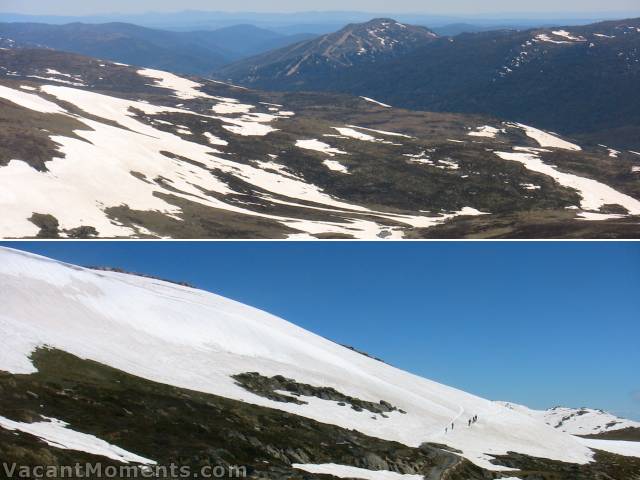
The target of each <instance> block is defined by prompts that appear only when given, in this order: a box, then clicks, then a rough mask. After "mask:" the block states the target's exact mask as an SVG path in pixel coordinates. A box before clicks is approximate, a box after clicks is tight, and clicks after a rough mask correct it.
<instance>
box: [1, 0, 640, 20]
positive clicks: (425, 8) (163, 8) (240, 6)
mask: <svg viewBox="0 0 640 480" xmlns="http://www.w3.org/2000/svg"><path fill="white" fill-rule="evenodd" d="M176 5H179V7H180V8H176ZM1 8H2V12H3V13H14V14H25V15H64V16H87V15H89V16H90V15H130V14H152V13H175V12H183V11H189V10H199V11H206V12H225V13H232V14H233V13H237V14H249V13H273V14H292V13H313V12H319V13H327V12H345V13H348V12H352V13H353V12H371V13H397V14H417V15H451V16H469V17H473V16H488V15H489V16H498V17H505V16H507V17H508V16H518V17H522V16H524V17H530V18H540V17H541V16H542V17H544V16H558V15H559V16H566V15H571V16H586V17H593V16H598V15H606V14H615V13H630V12H636V13H637V12H640V7H639V6H638V4H637V2H636V1H635V0H611V1H609V2H607V3H606V4H603V2H601V1H600V0H585V1H577V0H565V1H563V2H557V1H551V0H541V1H540V2H538V3H537V4H535V6H532V5H531V4H529V3H527V4H523V5H522V6H518V5H514V3H513V2H511V1H507V0H488V1H487V2H483V3H482V4H481V5H478V3H477V2H474V1H473V0H454V1H453V2H448V3H447V4H446V5H443V4H441V3H440V2H435V1H431V2H423V1H419V0H397V1H396V2H394V5H393V9H390V8H389V3H388V2H386V1H383V0H350V1H348V2H344V1H342V0H340V1H338V0H322V1H318V0H310V1H308V2H307V3H306V7H305V8H304V9H301V8H300V4H299V2H296V1H293V0H273V1H272V2H269V4H268V6H266V5H265V3H264V2H262V1H260V0H245V1H243V2H241V3H239V2H227V1H207V0H183V1H182V2H180V3H179V4H176V2H175V1H172V0H159V1H151V0H140V1H138V2H128V1H124V0H114V1H111V2H95V1H84V2H80V1H78V0H60V1H57V2H55V5H52V4H51V3H49V2H47V3H44V4H43V2H40V1H34V0H5V1H3V4H2V7H1Z"/></svg>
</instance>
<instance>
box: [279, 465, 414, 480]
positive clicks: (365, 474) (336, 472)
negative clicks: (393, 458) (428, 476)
mask: <svg viewBox="0 0 640 480" xmlns="http://www.w3.org/2000/svg"><path fill="white" fill-rule="evenodd" d="M291 466H292V467H293V468H297V469H298V470H304V471H305V472H309V473H317V474H325V475H333V476H334V477H338V478H357V479H361V480H423V478H424V477H423V476H422V475H403V474H401V473H396V472H390V471H388V470H367V469H364V468H358V467H351V466H349V465H337V464H335V463H324V464H310V463H306V464H303V463H294V464H292V465H291Z"/></svg>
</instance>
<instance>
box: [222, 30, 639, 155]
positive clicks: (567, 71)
mask: <svg viewBox="0 0 640 480" xmlns="http://www.w3.org/2000/svg"><path fill="white" fill-rule="evenodd" d="M639 48H640V19H628V20H619V21H607V22H601V23H596V24H591V25H585V26H571V27H556V28H550V29H540V28H534V29H529V30H523V31H512V30H501V31H491V32H479V33H467V34H460V35H457V36H455V37H446V38H439V39H435V40H434V41H432V42H429V43H427V44H426V45H423V46H421V47H420V48H418V49H416V50H414V51H411V52H408V53H407V54H404V55H401V56H398V57H394V58H390V59H382V60H381V61H380V62H376V64H367V63H361V64H357V65H351V66H350V67H349V68H342V69H336V70H325V71H321V72H318V73H317V74H316V72H313V71H311V72H309V73H308V74H307V75H302V74H300V75H297V76H295V78H293V77H286V76H285V75H284V74H283V72H284V71H285V68H284V65H283V64H281V63H278V62H273V61H271V60H272V59H273V58H276V57H277V56H276V55H275V54H274V53H271V54H269V55H265V56H262V57H258V58H253V59H251V61H250V62H249V61H245V62H241V63H239V64H237V65H235V66H234V65H233V64H232V65H230V66H227V67H224V68H223V69H222V70H221V71H220V72H219V75H220V77H221V78H227V79H229V80H230V81H234V82H236V83H240V84H242V85H245V86H251V87H254V88H266V89H271V90H294V91H308V90H314V91H330V92H342V93H349V94H353V95H362V96H368V97H372V98H376V99H378V100H380V101H382V102H384V103H387V104H390V105H395V106H398V107H403V108H411V109H417V110H430V111H441V112H442V111H448V112H459V113H478V114H480V113H481V114H489V115H493V116H496V117H499V118H503V119H508V120H512V121H518V122H523V123H529V124H534V125H537V126H539V127H542V128H546V129H548V130H551V131H555V132H558V133H561V134H565V135H574V136H576V137H578V138H580V139H582V140H584V141H590V142H591V143H592V144H594V145H595V144H598V143H605V144H610V145H612V146H613V147H616V146H618V147H622V148H635V149H638V148H640V144H639V143H638V140H637V138H640V137H639V136H638V129H640V127H639V125H640V117H639V114H638V113H637V112H638V111H640V105H638V104H636V100H637V99H638V95H637V93H638V92H637V85H638V84H639V81H638V78H639V76H640V63H639V59H638V49H639Z"/></svg>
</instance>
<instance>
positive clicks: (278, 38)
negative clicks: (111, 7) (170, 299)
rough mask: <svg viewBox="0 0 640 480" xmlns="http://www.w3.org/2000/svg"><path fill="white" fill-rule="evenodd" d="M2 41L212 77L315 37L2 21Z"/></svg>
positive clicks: (248, 29)
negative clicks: (222, 69)
mask: <svg viewBox="0 0 640 480" xmlns="http://www.w3.org/2000/svg"><path fill="white" fill-rule="evenodd" d="M0 37H3V38H9V39H11V40H13V41H15V42H17V43H18V44H20V45H31V46H41V47H47V48H53V49H56V50H62V51H67V52H73V53H80V54H83V55H89V56H92V57H97V58H102V59H105V60H112V61H117V62H123V63H127V64H133V65H140V66H145V67H152V68H160V69H163V70H169V71H174V72H180V73H188V74H197V75H210V74H212V72H213V71H214V70H216V69H218V68H220V67H222V66H223V65H225V64H228V63H229V62H232V61H234V60H238V59H241V58H244V57H248V56H251V55H256V54H258V53H261V52H265V51H268V50H272V49H277V48H280V47H284V46H286V45H289V44H291V43H296V42H299V41H302V40H307V39H309V38H313V37H314V35H312V34H298V35H283V34H279V33H275V32H272V31H269V30H265V29H262V28H258V27H255V26H253V25H235V26H232V27H226V28H222V29H219V30H211V31H206V30H203V31H194V32H173V31H165V30H156V29H151V28H145V27H141V26H138V25H132V24H128V23H105V24H85V23H70V24H65V25H48V24H42V23H2V24H0Z"/></svg>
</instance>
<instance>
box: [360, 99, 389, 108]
mask: <svg viewBox="0 0 640 480" xmlns="http://www.w3.org/2000/svg"><path fill="white" fill-rule="evenodd" d="M360 98H362V99H363V100H366V101H367V102H369V103H374V104H376V105H378V106H379V107H384V108H392V107H391V105H387V104H386V103H382V102H378V101H377V100H374V99H373V98H369V97H360Z"/></svg>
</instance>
